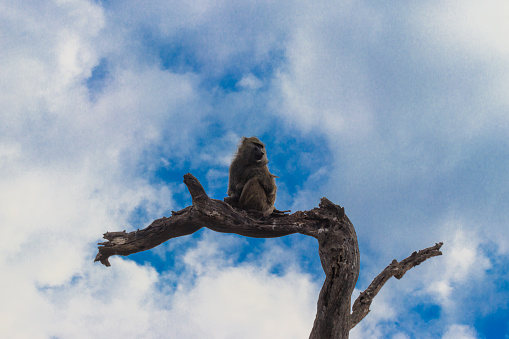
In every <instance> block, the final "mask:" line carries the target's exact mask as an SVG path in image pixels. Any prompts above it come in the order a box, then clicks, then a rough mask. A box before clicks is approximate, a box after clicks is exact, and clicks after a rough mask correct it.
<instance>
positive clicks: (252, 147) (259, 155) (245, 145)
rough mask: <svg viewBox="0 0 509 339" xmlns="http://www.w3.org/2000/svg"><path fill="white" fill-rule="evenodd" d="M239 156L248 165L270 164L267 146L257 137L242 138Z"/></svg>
mask: <svg viewBox="0 0 509 339" xmlns="http://www.w3.org/2000/svg"><path fill="white" fill-rule="evenodd" d="M237 156H238V157H240V158H241V159H242V161H243V162H244V163H246V164H259V165H266V164H267V163H268V162H269V159H267V152H265V145H264V144H263V142H261V141H260V140H259V139H258V138H257V137H251V138H245V137H244V138H242V143H241V145H240V147H239V150H238V151H237Z"/></svg>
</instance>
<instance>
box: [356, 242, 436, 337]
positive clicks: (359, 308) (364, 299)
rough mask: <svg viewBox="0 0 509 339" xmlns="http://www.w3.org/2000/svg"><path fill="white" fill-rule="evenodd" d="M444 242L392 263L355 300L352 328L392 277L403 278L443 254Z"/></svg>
mask: <svg viewBox="0 0 509 339" xmlns="http://www.w3.org/2000/svg"><path fill="white" fill-rule="evenodd" d="M442 245H443V243H441V242H440V243H438V244H435V246H432V247H428V248H425V249H423V250H420V251H419V252H414V253H412V255H410V256H409V257H408V258H406V259H403V260H402V261H401V262H398V261H397V260H396V259H394V260H393V261H392V263H390V265H389V266H387V267H386V268H385V269H384V270H383V271H382V272H381V273H380V274H379V275H377V276H376V278H375V279H374V280H373V282H372V283H371V284H370V285H369V286H368V288H366V290H365V291H364V292H361V294H360V295H359V297H358V298H357V299H356V300H355V302H354V304H353V307H352V315H351V316H350V328H354V327H355V325H357V324H358V323H359V322H360V321H361V320H362V319H364V317H365V316H366V315H368V313H369V306H370V305H371V302H372V301H373V299H374V298H375V296H376V295H377V294H378V292H379V291H380V289H381V288H382V287H383V286H384V285H385V283H386V282H387V281H388V280H389V279H390V278H391V277H395V278H396V279H401V278H403V276H404V275H405V273H406V272H407V271H408V270H409V269H411V268H412V267H415V266H417V265H419V264H421V263H422V262H424V261H425V260H427V259H429V258H432V257H436V256H438V255H442V252H441V251H440V248H441V247H442Z"/></svg>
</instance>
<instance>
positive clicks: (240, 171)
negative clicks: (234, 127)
mask: <svg viewBox="0 0 509 339" xmlns="http://www.w3.org/2000/svg"><path fill="white" fill-rule="evenodd" d="M268 162H269V160H268V159H267V152H266V151H265V145H264V144H263V143H262V142H261V141H260V140H259V139H258V138H257V137H251V138H246V137H243V138H242V140H241V143H240V145H239V148H238V150H237V153H236V154H235V158H234V159H233V161H232V163H231V165H230V174H229V177H230V179H229V180H230V181H229V184H228V197H226V198H225V199H224V201H225V202H227V203H228V204H230V205H231V206H233V207H238V208H241V209H245V210H256V211H260V212H262V213H263V215H264V216H268V215H270V214H271V213H272V211H273V210H274V202H275V201H276V190H277V187H276V181H275V180H274V178H276V176H275V175H272V174H271V173H270V172H269V168H268V167H267V163H268Z"/></svg>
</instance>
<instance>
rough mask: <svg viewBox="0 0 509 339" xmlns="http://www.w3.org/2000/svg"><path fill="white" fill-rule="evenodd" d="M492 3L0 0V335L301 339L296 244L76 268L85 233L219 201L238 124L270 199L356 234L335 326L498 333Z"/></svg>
mask: <svg viewBox="0 0 509 339" xmlns="http://www.w3.org/2000/svg"><path fill="white" fill-rule="evenodd" d="M508 17H509V5H508V4H507V2H506V1H502V0H499V1H496V0H485V1H474V0H465V1H452V0H445V1H426V2H422V1H408V2H399V1H398V2H396V1H384V2H370V1H322V0H317V1H299V0H297V1H294V0H292V1H285V0H282V1H272V0H271V1H268V0H260V1H221V0H219V1H204V0H199V1H194V2H185V1H173V0H164V1H163V0H154V1H148V2H143V1H133V0H123V1H118V0H112V1H107V0H104V1H99V0H97V1H94V0H89V1H86V0H53V1H38V0H33V1H17V0H0V46H1V48H0V232H1V235H2V236H1V237H0V272H1V275H0V300H1V302H0V336H1V337H4V338H248V339H251V338H253V339H254V338H307V337H308V335H309V332H310V331H311V327H312V323H313V320H314V316H315V312H316V301H317V298H318V292H319V290H320V288H321V285H322V283H323V279H324V274H323V271H322V269H321V266H320V262H319V258H318V253H317V243H316V241H315V240H314V239H311V238H307V237H304V236H300V235H293V236H288V237H284V238H279V239H268V240H264V239H248V238H244V237H239V236H235V235H225V234H216V233H213V232H211V231H208V230H201V231H199V232H197V233H196V234H194V235H192V236H188V237H184V238H178V239H173V240H171V241H168V242H166V243H164V244H162V245H161V246H159V247H157V248H155V249H153V250H151V251H147V252H143V253H139V254H135V255H131V256H129V257H113V258H112V259H111V263H112V266H111V267H109V268H106V267H104V266H102V265H100V264H99V263H94V262H93V259H94V258H95V255H96V253H97V243H98V242H100V241H101V240H102V239H101V238H102V234H103V233H105V232H106V231H121V230H127V231H131V230H135V229H137V228H143V227H145V226H146V225H148V224H149V223H150V222H151V221H152V220H154V219H157V218H160V217H162V216H169V215H170V213H171V211H172V210H179V209H182V208H184V207H186V206H188V205H190V203H191V199H190V195H189V193H188V192H187V190H186V187H185V186H184V185H183V183H182V176H183V175H184V174H185V173H187V172H191V173H193V174H194V175H195V176H196V177H197V178H198V179H199V180H200V181H201V182H202V184H203V185H204V187H205V189H206V191H207V192H208V193H209V195H210V196H211V197H213V198H216V199H222V198H223V197H224V196H225V193H226V189H227V182H228V166H229V163H230V161H231V158H232V155H233V153H234V151H235V149H236V145H237V144H238V141H239V139H240V137H241V136H252V135H256V136H258V137H259V138H260V139H261V140H263V141H264V142H265V143H266V145H267V149H268V153H269V159H270V163H269V168H270V170H271V172H273V173H274V174H276V175H278V176H279V179H277V184H278V188H279V190H278V198H277V200H276V207H277V208H278V209H282V210H286V209H291V210H292V211H296V210H308V209H312V208H314V207H316V206H317V205H318V203H319V199H320V198H321V197H323V196H326V197H327V198H329V199H330V200H331V201H333V202H335V203H336V204H339V205H341V206H344V207H345V210H346V213H347V214H348V216H349V218H350V219H351V220H352V222H353V224H354V225H355V227H356V230H357V235H358V238H359V246H360V250H361V272H360V277H359V281H358V283H357V289H356V291H355V294H354V298H356V297H357V295H358V293H359V291H360V290H363V289H365V288H366V287H367V286H368V284H369V283H370V282H371V280H372V279H373V278H374V277H375V276H376V275H377V274H378V273H379V272H380V271H381V270H382V269H383V268H384V267H385V266H386V265H388V264H389V263H390V262H391V261H392V259H398V260H401V259H403V258H405V257H406V256H408V255H410V254H411V253H412V252H413V251H415V250H419V249H422V248H425V247H429V246H432V245H434V244H435V243H436V242H439V241H443V242H444V246H443V253H444V255H443V256H441V257H437V258H433V259H430V260H428V261H426V262H425V263H423V264H422V265H421V266H418V267H416V268H414V269H412V270H411V271H409V272H408V273H407V275H406V276H405V277H404V278H403V279H402V280H395V279H393V280H391V281H389V282H388V283H387V285H386V286H385V287H384V288H383V290H382V291H381V293H380V294H379V295H378V296H377V297H376V298H375V301H374V303H373V305H372V307H371V309H372V312H371V313H370V314H369V315H368V316H367V317H366V318H365V319H364V320H363V321H362V322H361V323H360V324H359V325H358V326H357V327H356V328H355V329H354V330H353V331H352V332H351V337H352V338H356V339H359V338H396V339H406V338H444V339H453V338H454V339H456V338H460V339H462V338H468V339H471V338H509V325H508V324H509V309H508V307H509V305H508V300H509V283H508V280H509V269H508V267H509V266H508V265H509V227H507V226H508V220H509V138H508V135H509V43H508V42H507V35H508V32H509V20H507V18H508Z"/></svg>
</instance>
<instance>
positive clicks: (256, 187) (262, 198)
mask: <svg viewBox="0 0 509 339" xmlns="http://www.w3.org/2000/svg"><path fill="white" fill-rule="evenodd" d="M239 207H240V208H242V209H246V210H256V211H260V212H265V211H267V210H268V209H269V208H270V207H271V206H269V204H268V203H267V194H266V193H265V190H264V189H263V186H262V185H261V184H260V181H259V180H258V179H257V178H251V179H249V181H248V182H246V184H245V185H244V188H243V189H242V194H241V195H240V199H239ZM271 212H272V211H271ZM269 214H270V213H269Z"/></svg>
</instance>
